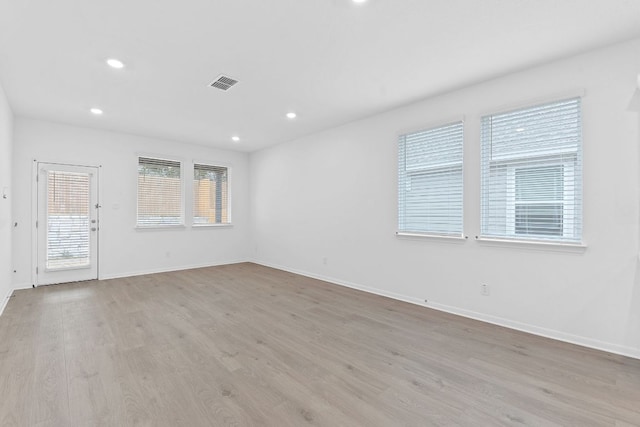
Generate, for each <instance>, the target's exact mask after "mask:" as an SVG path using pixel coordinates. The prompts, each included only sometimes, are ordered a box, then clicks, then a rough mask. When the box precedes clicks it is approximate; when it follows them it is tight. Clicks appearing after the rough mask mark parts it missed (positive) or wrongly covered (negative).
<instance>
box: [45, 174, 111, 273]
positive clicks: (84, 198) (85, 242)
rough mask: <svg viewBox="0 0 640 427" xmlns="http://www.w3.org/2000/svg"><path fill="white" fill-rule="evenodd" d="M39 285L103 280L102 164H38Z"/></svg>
mask: <svg viewBox="0 0 640 427" xmlns="http://www.w3.org/2000/svg"><path fill="white" fill-rule="evenodd" d="M37 184H38V191H37V192H38V195H37V198H38V206H37V211H38V220H37V222H36V229H37V236H38V241H37V267H36V280H35V283H36V285H50V284H54V283H64V282H75V281H81V280H91V279H97V278H98V230H99V226H98V168H96V167H89V166H69V165H59V164H51V163H38V171H37Z"/></svg>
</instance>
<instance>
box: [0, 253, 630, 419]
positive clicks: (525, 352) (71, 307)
mask: <svg viewBox="0 0 640 427" xmlns="http://www.w3.org/2000/svg"><path fill="white" fill-rule="evenodd" d="M0 425H1V426H3V427H8V426H65V427H66V426H83V427H85V426H134V425H141V426H189V427H195V426H278V427H283V426H306V425H313V426H332V427H338V426H367V427H370V426H432V425H433V426H448V425H454V426H502V425H505V426H506V425H514V426H638V425H640V360H634V359H629V358H625V357H621V356H616V355H611V354H607V353H604V352H599V351H594V350H589V349H585V348H582V347H578V346H573V345H569V344H565V343H561V342H557V341H553V340H550V339H545V338H540V337H536V336H532V335H528V334H525V333H521V332H517V331H513V330H509V329H505V328H501V327H497V326H493V325H489V324H485V323H482V322H477V321H473V320H469V319H465V318H461V317H457V316H453V315H449V314H446V313H441V312H438V311H434V310H430V309H427V308H424V307H419V306H414V305H411V304H406V303H403V302H399V301H394V300H391V299H386V298H383V297H379V296H375V295H371V294H367V293H364V292H359V291H356V290H352V289H348V288H344V287H341V286H337V285H332V284H329V283H326V282H321V281H318V280H314V279H310V278H306V277H302V276H298V275H295V274H291V273H287V272H283V271H279V270H274V269H270V268H266V267H262V266H258V265H255V264H249V263H246V264H235V265H227V266H221V267H212V268H202V269H195V270H187V271H180V272H173V273H163V274H153V275H147V276H138V277H131V278H124V279H114V280H106V281H99V282H98V281H94V282H81V283H73V284H64V285H56V286H48V287H40V288H36V289H30V290H23V291H17V292H15V293H14V296H13V297H12V298H11V300H10V302H9V303H8V306H7V308H6V309H5V312H4V314H3V315H2V316H1V317H0Z"/></svg>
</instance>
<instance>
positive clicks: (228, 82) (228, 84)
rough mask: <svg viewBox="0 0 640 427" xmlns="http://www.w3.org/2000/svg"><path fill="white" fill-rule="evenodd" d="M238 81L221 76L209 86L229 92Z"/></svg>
mask: <svg viewBox="0 0 640 427" xmlns="http://www.w3.org/2000/svg"><path fill="white" fill-rule="evenodd" d="M236 83H238V81H237V80H236V79H234V78H231V77H229V76H225V75H224V74H220V75H219V76H218V77H217V78H216V79H215V80H214V81H213V83H211V84H209V86H211V87H215V88H216V89H220V90H224V91H227V90H229V89H231V88H232V87H233V86H235V84H236Z"/></svg>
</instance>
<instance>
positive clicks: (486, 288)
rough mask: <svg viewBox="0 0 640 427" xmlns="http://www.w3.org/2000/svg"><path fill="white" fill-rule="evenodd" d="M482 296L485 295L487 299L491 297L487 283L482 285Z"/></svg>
mask: <svg viewBox="0 0 640 427" xmlns="http://www.w3.org/2000/svg"><path fill="white" fill-rule="evenodd" d="M480 295H484V296H485V297H488V296H489V285H487V284H486V283H483V284H481V285H480Z"/></svg>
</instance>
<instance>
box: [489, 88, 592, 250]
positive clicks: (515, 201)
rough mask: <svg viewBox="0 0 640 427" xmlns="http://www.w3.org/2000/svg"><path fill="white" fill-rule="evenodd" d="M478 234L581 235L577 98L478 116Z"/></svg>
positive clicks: (567, 238) (570, 238) (571, 238)
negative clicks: (480, 147)
mask: <svg viewBox="0 0 640 427" xmlns="http://www.w3.org/2000/svg"><path fill="white" fill-rule="evenodd" d="M481 145H482V184H481V191H482V208H481V212H482V218H481V235H482V236H484V237H490V238H509V239H518V240H521V239H522V240H543V241H558V242H568V243H576V242H580V241H581V239H582V117H581V99H580V98H572V99H567V100H563V101H558V102H553V103H548V104H543V105H537V106H533V107H529V108H523V109H519V110H514V111H510V112H506V113H500V114H493V115H488V116H485V117H483V118H482V135H481Z"/></svg>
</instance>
